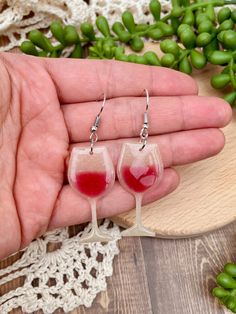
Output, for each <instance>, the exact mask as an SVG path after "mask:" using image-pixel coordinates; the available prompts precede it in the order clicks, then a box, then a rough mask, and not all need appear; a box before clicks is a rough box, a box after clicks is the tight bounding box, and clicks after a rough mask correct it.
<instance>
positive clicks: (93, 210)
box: [90, 199, 98, 230]
mask: <svg viewBox="0 0 236 314" xmlns="http://www.w3.org/2000/svg"><path fill="white" fill-rule="evenodd" d="M90 207H91V213H92V225H93V229H94V230H95V229H96V230H98V221H97V201H96V200H95V199H91V200H90Z"/></svg>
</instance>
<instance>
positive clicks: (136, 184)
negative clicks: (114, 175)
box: [122, 166, 157, 193]
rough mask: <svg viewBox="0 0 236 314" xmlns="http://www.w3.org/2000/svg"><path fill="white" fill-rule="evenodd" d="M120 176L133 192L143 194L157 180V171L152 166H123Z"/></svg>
mask: <svg viewBox="0 0 236 314" xmlns="http://www.w3.org/2000/svg"><path fill="white" fill-rule="evenodd" d="M122 176H123V179H124V182H125V183H126V185H127V186H128V187H129V188H130V189H131V190H133V191H134V192H138V193H141V192H144V191H146V190H147V189H149V188H150V187H151V186H152V185H153V184H154V183H155V181H156V179H157V170H156V168H155V167H154V166H143V167H135V166H125V167H123V168H122Z"/></svg>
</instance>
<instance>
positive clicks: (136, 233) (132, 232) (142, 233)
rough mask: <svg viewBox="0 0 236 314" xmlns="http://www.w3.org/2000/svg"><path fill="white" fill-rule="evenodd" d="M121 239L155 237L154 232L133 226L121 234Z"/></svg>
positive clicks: (139, 226)
mask: <svg viewBox="0 0 236 314" xmlns="http://www.w3.org/2000/svg"><path fill="white" fill-rule="evenodd" d="M121 236H122V237H155V232H153V231H151V230H150V229H148V228H145V227H144V226H142V225H134V226H133V227H131V228H128V229H126V230H124V231H122V232H121Z"/></svg>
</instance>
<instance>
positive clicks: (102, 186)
mask: <svg viewBox="0 0 236 314" xmlns="http://www.w3.org/2000/svg"><path fill="white" fill-rule="evenodd" d="M105 101H106V96H105V94H104V99H103V104H102V107H101V110H100V112H99V114H98V115H97V116H96V119H95V122H94V124H93V126H92V127H91V134H90V147H82V148H80V147H74V148H73V150H72V152H71V156H70V161H69V167H68V180H69V183H70V185H71V186H72V188H73V189H74V190H75V191H76V192H77V193H79V194H80V195H81V196H82V197H84V198H86V199H87V200H88V202H89V203H90V207H91V212H92V229H91V231H90V232H89V234H87V235H84V236H83V237H82V238H81V239H80V242H81V243H88V242H107V241H110V240H113V238H112V237H111V236H110V235H108V234H107V233H105V232H101V231H100V230H99V228H98V223H97V208H96V207H97V200H98V199H100V198H101V197H103V196H104V195H105V194H107V193H108V192H109V191H110V190H111V188H112V186H113V184H114V182H115V170H114V166H113V163H112V160H111V158H110V155H109V153H108V150H107V148H106V147H104V146H100V147H96V148H95V147H94V145H95V143H96V142H97V140H98V135H97V129H98V126H99V123H100V118H101V113H102V111H103V108H104V104H105Z"/></svg>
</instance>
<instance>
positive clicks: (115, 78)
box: [0, 53, 231, 258]
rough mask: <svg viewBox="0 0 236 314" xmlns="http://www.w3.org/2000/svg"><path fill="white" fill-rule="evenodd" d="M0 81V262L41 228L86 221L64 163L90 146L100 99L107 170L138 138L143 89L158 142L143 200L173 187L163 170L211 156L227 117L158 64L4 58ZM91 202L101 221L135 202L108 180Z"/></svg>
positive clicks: (219, 105)
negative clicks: (156, 164) (160, 166)
mask: <svg viewBox="0 0 236 314" xmlns="http://www.w3.org/2000/svg"><path fill="white" fill-rule="evenodd" d="M0 76H1V84H0V106H1V121H0V123H1V125H0V138H1V146H0V173H1V185H0V204H1V205H0V258H3V257H6V256H8V255H9V254H11V253H13V252H16V251H17V250H19V249H21V248H23V247H25V246H26V245H28V244H29V243H30V241H31V240H33V239H34V238H36V237H37V236H39V235H41V234H43V233H44V232H45V231H47V230H48V229H52V228H56V227H61V226H67V225H72V224H76V223H82V222H85V221H88V220H89V219H90V210H89V206H88V203H87V201H85V200H83V199H82V198H80V197H79V196H78V195H77V194H76V193H75V192H74V191H73V190H72V189H71V187H70V186H69V185H68V182H67V178H66V163H65V160H66V159H67V157H68V152H69V151H70V150H71V148H72V147H73V146H74V145H76V146H77V145H81V143H83V145H89V144H88V143H87V141H88V138H89V132H90V126H91V125H92V123H93V122H94V118H95V116H96V114H97V113H98V111H99V110H100V106H101V102H98V101H97V100H98V99H101V97H102V93H104V92H105V93H106V96H107V98H108V100H107V102H106V107H105V109H104V112H103V116H102V123H101V126H100V128H99V132H98V133H99V140H100V142H99V143H98V144H100V145H101V144H102V145H106V146H107V147H108V148H109V150H110V153H111V155H112V158H113V160H114V164H116V162H117V159H118V156H119V151H120V146H121V143H122V142H125V141H131V140H134V141H136V142H137V141H138V138H137V137H138V135H139V131H140V128H141V126H142V117H143V111H144V109H145V101H146V99H145V96H144V94H142V92H143V89H144V88H147V89H148V90H149V93H150V95H151V98H150V111H149V119H150V135H151V136H150V141H152V142H158V144H159V146H160V151H161V154H162V157H163V162H164V165H165V171H164V177H163V180H162V182H161V184H160V185H159V186H157V187H156V188H155V189H152V190H151V191H150V192H148V193H147V195H145V198H144V202H145V203H149V202H153V201H155V200H157V199H159V198H161V197H163V196H165V195H167V194H168V193H170V192H171V191H173V190H174V189H175V188H176V187H177V185H178V183H179V178H178V175H177V173H176V171H175V170H174V169H172V168H171V167H172V166H175V165H182V164H186V163H190V162H194V161H197V160H200V159H203V158H207V157H210V156H212V155H214V154H216V153H218V152H219V151H220V150H221V149H222V148H223V146H224V136H223V134H222V132H221V131H220V130H218V128H220V127H223V126H225V125H226V124H227V123H228V122H229V121H230V119H231V109H230V107H229V106H228V105H227V104H226V103H225V102H224V101H223V100H222V99H218V98H215V97H199V96H197V86H196V84H195V82H194V81H193V80H192V79H191V78H190V77H188V76H187V75H184V74H181V73H179V72H176V71H173V70H169V69H166V68H161V67H149V66H143V65H134V64H130V63H122V62H113V61H92V60H72V59H43V58H35V57H28V56H23V55H16V54H7V53H4V54H1V55H0ZM142 95H143V96H142ZM141 96H142V97H141ZM100 205H101V207H100V209H99V211H98V216H99V217H107V216H112V215H115V214H118V213H121V212H124V211H127V210H130V209H131V208H133V207H134V199H133V197H132V196H131V195H130V194H129V193H127V192H126V191H125V190H123V189H122V187H121V186H120V185H119V183H118V182H116V183H115V186H114V188H113V190H112V192H111V193H110V194H109V195H107V196H106V197H105V198H104V199H103V200H102V201H101V204H100Z"/></svg>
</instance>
